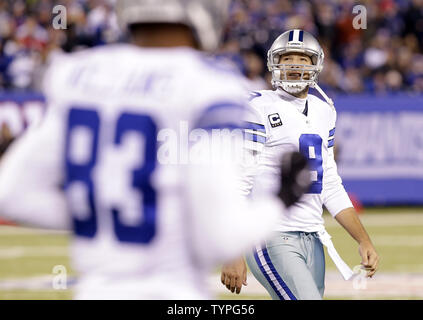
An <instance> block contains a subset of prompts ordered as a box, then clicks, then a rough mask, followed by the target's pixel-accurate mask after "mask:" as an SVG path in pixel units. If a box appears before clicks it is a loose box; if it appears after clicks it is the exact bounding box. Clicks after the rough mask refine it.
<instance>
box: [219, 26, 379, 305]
mask: <svg viewBox="0 0 423 320" xmlns="http://www.w3.org/2000/svg"><path fill="white" fill-rule="evenodd" d="M323 59H324V54H323V50H322V48H321V47H320V45H319V43H318V41H317V40H316V39H315V38H314V37H313V36H312V35H311V34H309V33H308V32H306V31H303V30H290V31H287V32H285V33H283V34H282V35H280V36H279V37H278V38H277V39H276V40H275V41H274V43H273V45H272V47H271V48H270V50H269V51H268V61H267V62H268V67H269V70H270V71H271V72H272V84H273V86H274V88H275V90H273V91H271V90H263V91H257V92H252V94H251V98H250V100H251V101H250V104H251V105H252V107H253V108H254V109H255V110H256V111H257V112H258V113H259V114H260V115H261V119H260V120H259V122H258V123H256V124H255V127H254V128H250V127H249V128H247V129H246V132H249V133H254V134H255V139H251V140H252V142H251V148H252V149H253V150H254V151H255V152H256V154H257V157H259V159H258V166H257V168H255V169H256V170H252V169H250V170H249V171H248V172H247V174H246V177H245V179H244V183H243V185H242V192H243V193H244V195H249V194H250V193H252V196H253V197H254V195H256V194H263V193H266V192H269V193H271V192H273V190H274V188H275V187H277V185H276V184H275V182H277V179H275V176H278V175H279V174H280V172H279V169H280V168H279V166H278V159H279V158H280V156H281V155H282V154H284V153H286V152H290V151H294V150H297V151H300V152H301V153H302V154H303V155H304V156H305V157H306V158H308V160H309V166H310V172H311V180H312V184H311V187H310V189H309V190H308V192H306V194H305V195H304V196H303V197H302V198H301V199H300V201H299V202H297V203H296V204H294V205H293V206H292V208H290V209H289V210H287V211H284V212H283V213H281V215H280V218H279V221H278V223H277V224H276V225H275V228H274V233H273V236H272V237H271V238H269V239H268V240H267V241H265V242H264V243H261V244H258V245H256V246H255V247H254V248H253V249H252V250H250V251H249V253H248V254H247V255H246V260H247V263H248V265H249V267H250V269H251V271H252V273H253V274H254V276H255V277H256V278H257V280H258V281H259V282H260V283H261V284H262V285H263V286H264V287H265V288H266V289H267V291H268V292H269V294H270V295H271V296H272V298H273V299H321V298H322V297H323V293H324V279H325V257H324V251H323V245H326V246H327V249H328V253H329V255H330V256H331V258H332V259H333V261H334V263H335V264H336V266H337V267H338V269H339V270H340V271H341V273H342V275H343V277H344V278H345V279H350V278H351V276H352V271H351V269H350V268H349V267H348V266H347V265H346V264H345V263H344V262H343V261H342V259H341V258H340V256H339V255H338V254H337V252H336V250H335V248H334V246H333V244H332V241H331V240H330V236H329V234H328V233H327V232H326V231H325V228H324V220H323V218H322V213H323V205H325V206H326V208H327V209H328V211H329V212H330V214H331V215H332V216H333V217H334V218H335V219H336V220H337V221H338V222H339V223H340V224H341V225H342V226H343V227H344V228H345V229H346V230H347V231H348V232H349V234H350V235H351V236H352V237H353V238H354V239H355V240H356V241H357V242H358V244H359V253H360V255H361V264H362V267H363V268H365V269H366V270H367V276H369V277H372V276H373V275H374V274H375V272H376V269H377V266H378V260H379V258H378V254H377V253H376V251H375V249H374V247H373V245H372V242H371V240H370V238H369V236H368V234H367V233H366V231H365V229H364V227H363V226H362V224H361V222H360V220H359V218H358V216H357V214H356V212H355V210H354V208H353V205H352V204H351V201H350V199H349V197H348V195H347V193H346V192H345V189H344V187H343V185H342V181H341V178H340V177H339V175H338V173H337V166H336V163H335V160H334V155H333V145H334V136H335V122H336V111H335V108H334V105H333V103H332V101H331V100H330V99H329V98H328V97H327V96H326V94H325V93H324V92H323V91H322V90H321V89H320V87H319V86H318V85H317V77H318V75H319V73H320V72H321V70H322V68H323ZM310 87H314V88H316V89H317V90H318V91H319V92H320V93H321V95H322V96H323V97H324V98H325V100H326V102H325V101H322V100H321V99H319V98H317V97H316V96H314V95H311V94H308V91H309V88H310ZM254 175H255V176H256V177H258V178H257V179H256V181H254V179H253V178H252V176H254ZM221 281H222V283H223V284H224V285H225V286H226V287H227V288H228V289H229V290H231V291H232V292H234V291H236V292H237V293H239V292H240V290H241V287H242V284H244V285H245V284H246V266H245V262H244V260H243V259H239V260H236V261H234V262H233V263H231V264H228V265H225V266H224V267H223V269H222V276H221Z"/></svg>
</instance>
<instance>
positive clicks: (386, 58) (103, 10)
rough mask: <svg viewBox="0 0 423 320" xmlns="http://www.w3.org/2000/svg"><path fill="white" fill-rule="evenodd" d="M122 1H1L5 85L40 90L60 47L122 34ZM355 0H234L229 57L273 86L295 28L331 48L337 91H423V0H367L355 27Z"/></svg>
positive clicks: (329, 72)
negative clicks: (270, 59)
mask: <svg viewBox="0 0 423 320" xmlns="http://www.w3.org/2000/svg"><path fill="white" fill-rule="evenodd" d="M115 1H116V0H61V1H58V0H38V1H35V0H26V1H24V0H17V1H13V0H2V1H0V89H9V88H15V89H16V88H18V89H23V90H25V89H34V83H37V81H34V80H36V79H35V78H36V77H37V76H38V75H39V74H40V72H39V69H40V68H41V67H42V66H43V65H44V64H45V63H46V61H47V57H48V56H49V55H50V54H51V53H52V52H58V51H64V52H73V51H77V50H81V49H84V48H87V47H92V46H97V45H102V44H104V43H110V42H117V41H120V39H121V38H122V34H121V32H120V30H119V28H118V24H117V21H116V16H115V14H114V12H113V4H114V2H115ZM57 4H60V5H64V6H65V7H66V9H67V28H66V29H65V30H55V29H53V27H52V23H51V22H52V19H53V18H54V17H53V16H52V8H53V6H54V5H57ZM356 4H357V3H356V1H354V0H345V1H339V0H310V1H306V0H296V1H294V0H266V1H261V0H233V1H232V5H231V10H230V19H229V22H228V26H227V28H226V36H225V39H226V44H225V45H224V46H223V52H222V55H223V56H226V57H227V58H230V59H231V60H232V62H234V63H235V64H236V65H237V66H238V67H239V68H240V70H241V71H242V72H243V73H244V74H245V75H246V76H247V77H248V78H250V80H252V83H253V84H252V86H253V87H257V88H259V89H260V88H265V87H269V78H270V77H269V73H268V72H267V67H266V54H267V50H268V48H269V47H270V45H271V44H272V42H273V41H274V39H275V38H276V37H277V36H278V35H280V34H281V33H282V32H284V31H286V30H288V29H291V28H302V29H304V30H307V31H308V32H311V33H312V34H314V35H315V36H317V38H318V39H319V41H320V43H321V45H322V47H323V48H324V50H325V67H324V69H323V72H322V74H321V76H320V84H321V85H322V87H324V88H325V89H326V90H329V92H331V93H334V92H345V93H360V92H366V91H372V90H375V91H376V92H378V93H388V92H397V91H398V90H405V91H413V92H420V91H421V90H422V86H423V80H422V77H423V61H422V55H421V52H422V51H423V50H422V49H423V0H376V1H372V0H363V1H361V3H360V4H361V5H364V6H365V7H366V9H367V29H364V30H362V29H360V30H356V29H354V28H353V26H352V21H353V19H354V14H353V13H352V9H353V7H354V5H356Z"/></svg>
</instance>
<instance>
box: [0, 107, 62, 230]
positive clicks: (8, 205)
mask: <svg viewBox="0 0 423 320" xmlns="http://www.w3.org/2000/svg"><path fill="white" fill-rule="evenodd" d="M60 126H61V124H60V121H58V119H57V115H56V114H55V112H54V111H53V112H52V110H50V111H49V112H48V114H47V116H46V118H45V119H44V121H43V122H42V123H41V124H40V126H37V127H34V128H31V129H28V130H27V131H26V132H25V133H24V134H23V135H22V136H21V137H20V138H19V139H17V141H16V142H14V143H13V144H12V145H11V147H10V149H9V150H8V151H7V152H6V154H5V156H4V158H3V159H2V160H1V166H0V208H1V210H0V215H2V216H3V217H5V218H6V219H9V220H10V221H15V222H18V223H22V224H25V225H29V226H34V227H39V228H52V229H69V228H70V217H69V215H68V213H67V210H66V208H67V206H66V200H65V197H64V194H63V192H62V190H61V189H60V188H61V183H62V182H63V179H62V170H61V167H60V154H61V147H62V141H61V136H62V135H61V127H60Z"/></svg>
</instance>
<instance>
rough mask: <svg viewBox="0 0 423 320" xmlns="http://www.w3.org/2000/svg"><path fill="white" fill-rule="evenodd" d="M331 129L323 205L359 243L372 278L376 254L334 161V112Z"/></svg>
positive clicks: (374, 270) (375, 267) (365, 264)
mask: <svg viewBox="0 0 423 320" xmlns="http://www.w3.org/2000/svg"><path fill="white" fill-rule="evenodd" d="M333 117H334V119H333V129H331V130H330V133H329V144H328V146H329V147H328V158H327V166H326V171H325V176H324V185H323V192H322V196H323V203H324V204H325V206H326V208H327V209H328V211H329V212H330V213H331V215H332V216H333V217H334V218H335V219H336V220H337V221H338V223H339V224H341V225H342V227H343V228H344V229H345V230H347V232H348V233H349V234H350V235H351V236H352V237H353V238H354V239H355V240H356V241H357V242H358V243H359V252H360V256H361V258H362V261H361V263H362V264H363V266H364V267H365V268H366V269H367V270H368V276H370V277H371V276H373V274H374V273H375V272H376V269H377V264H378V256H377V253H376V251H375V249H374V247H373V245H372V243H371V241H370V237H369V236H368V234H367V232H366V230H365V229H364V227H363V225H362V224H361V222H360V219H359V218H358V215H357V213H356V211H355V209H354V207H353V205H352V203H351V200H350V199H349V197H348V194H347V192H346V191H345V189H344V186H343V185H342V180H341V177H340V176H339V175H338V170H337V165H336V162H335V159H334V152H333V145H334V135H335V120H336V112H334V113H333Z"/></svg>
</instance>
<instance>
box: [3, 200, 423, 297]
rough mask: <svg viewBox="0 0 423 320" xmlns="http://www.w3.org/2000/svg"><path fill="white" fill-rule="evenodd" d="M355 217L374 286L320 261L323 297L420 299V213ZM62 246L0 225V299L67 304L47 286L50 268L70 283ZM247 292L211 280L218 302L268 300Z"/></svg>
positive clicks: (336, 232)
mask: <svg viewBox="0 0 423 320" xmlns="http://www.w3.org/2000/svg"><path fill="white" fill-rule="evenodd" d="M324 216H325V220H326V228H327V231H328V232H329V233H330V234H331V235H332V240H333V242H334V244H335V247H336V249H337V250H338V252H339V254H340V255H341V256H342V258H343V259H344V261H345V262H346V263H347V264H348V265H349V266H350V267H351V268H353V267H354V266H356V265H358V264H359V263H360V257H359V255H358V247H357V244H356V243H355V242H354V240H353V239H352V238H351V237H350V236H349V235H348V234H347V232H346V231H345V230H344V229H342V227H340V226H339V225H338V224H337V223H336V221H335V220H334V219H333V218H332V217H331V216H330V215H328V214H327V213H325V215H324ZM360 217H361V220H362V222H363V224H364V225H365V226H366V229H367V230H368V232H369V234H370V235H371V237H372V240H373V242H374V244H375V246H376V250H377V251H378V253H379V255H380V257H381V262H380V266H379V271H378V273H377V274H376V276H375V277H374V279H375V281H373V282H371V283H369V285H368V288H367V289H366V290H367V291H360V290H352V289H351V288H350V287H351V286H350V287H348V286H346V284H345V283H343V281H340V280H339V278H340V276H338V274H337V272H336V267H335V266H334V264H333V263H332V261H331V260H330V258H328V257H326V261H327V277H326V288H327V290H326V293H325V298H326V299H423V292H422V291H423V287H422V286H421V285H423V208H378V209H366V210H365V211H364V213H363V214H361V215H360ZM68 243H69V237H68V235H67V234H64V233H45V232H41V231H37V230H34V229H26V228H18V227H10V226H0V299H71V298H72V286H71V285H69V286H68V288H67V289H65V290H64V289H56V290H55V289H53V286H52V279H53V277H54V276H55V275H56V274H55V273H54V272H53V268H54V267H55V266H64V267H65V268H66V270H67V276H68V280H70V281H69V283H70V284H71V283H72V282H73V280H74V273H73V271H72V269H71V267H70V260H69V256H68ZM217 272H218V271H217ZM215 276H216V279H217V278H218V275H217V274H216V275H215ZM212 286H213V283H212ZM252 287H254V286H253V285H252ZM248 289H249V291H246V290H244V291H246V292H247V293H241V294H240V295H234V294H231V293H230V292H229V291H226V289H225V288H224V287H223V286H222V285H221V284H220V282H219V281H216V290H215V292H216V295H217V297H218V298H219V299H269V296H268V295H267V294H266V293H265V292H263V290H262V288H261V287H260V286H257V287H256V289H257V291H254V290H253V288H248Z"/></svg>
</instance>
